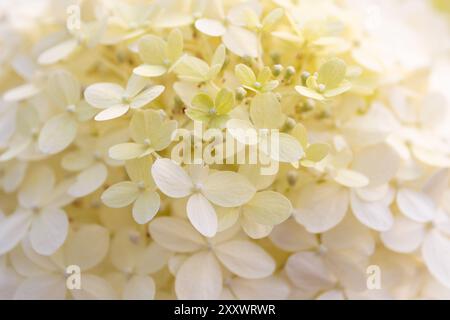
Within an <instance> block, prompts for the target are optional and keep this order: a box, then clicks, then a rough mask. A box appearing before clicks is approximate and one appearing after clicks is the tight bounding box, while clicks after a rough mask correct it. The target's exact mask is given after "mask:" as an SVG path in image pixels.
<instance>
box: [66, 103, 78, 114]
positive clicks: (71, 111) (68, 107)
mask: <svg viewBox="0 0 450 320" xmlns="http://www.w3.org/2000/svg"><path fill="white" fill-rule="evenodd" d="M66 110H67V112H70V113H74V112H75V111H76V107H75V106H74V105H73V104H71V105H68V106H67V107H66Z"/></svg>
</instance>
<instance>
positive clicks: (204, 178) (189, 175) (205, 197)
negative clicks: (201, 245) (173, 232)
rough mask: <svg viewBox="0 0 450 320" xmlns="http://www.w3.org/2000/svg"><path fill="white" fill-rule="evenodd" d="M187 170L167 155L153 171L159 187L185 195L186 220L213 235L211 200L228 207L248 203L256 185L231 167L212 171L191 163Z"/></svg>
mask: <svg viewBox="0 0 450 320" xmlns="http://www.w3.org/2000/svg"><path fill="white" fill-rule="evenodd" d="M188 170H189V171H188V172H186V171H185V170H183V168H181V167H180V166H178V165H177V164H176V163H174V162H173V161H172V160H170V159H157V160H156V161H155V163H154V164H153V166H152V175H153V179H154V180H155V183H156V185H157V186H158V189H159V190H161V191H162V192H163V193H164V194H166V195H167V196H169V197H172V198H186V197H188V202H187V204H186V212H187V216H188V218H189V221H190V222H191V223H192V225H193V226H194V227H195V229H197V230H198V231H199V232H200V233H201V234H202V235H204V236H206V237H213V236H214V235H215V234H216V232H217V229H218V221H217V213H216V209H215V208H214V206H213V204H214V205H216V206H220V207H225V208H231V207H237V206H240V205H242V204H244V203H247V202H248V201H249V200H250V199H251V198H252V197H253V195H254V194H255V192H256V189H255V187H253V186H252V185H251V183H250V182H249V181H248V180H247V179H246V178H245V177H244V176H242V175H240V174H239V173H236V172H231V171H216V172H211V171H210V170H209V168H208V167H203V166H202V165H192V166H190V167H189V168H188Z"/></svg>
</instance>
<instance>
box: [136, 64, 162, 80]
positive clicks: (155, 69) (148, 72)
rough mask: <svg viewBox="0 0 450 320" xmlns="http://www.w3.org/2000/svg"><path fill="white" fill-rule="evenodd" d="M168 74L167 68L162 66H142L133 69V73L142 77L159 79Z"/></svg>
mask: <svg viewBox="0 0 450 320" xmlns="http://www.w3.org/2000/svg"><path fill="white" fill-rule="evenodd" d="M166 72H167V68H166V67H164V66H160V65H151V64H141V65H140V66H137V67H136V68H134V69H133V73H134V74H136V75H138V76H141V77H148V78H153V77H159V76H162V75H163V74H165V73H166Z"/></svg>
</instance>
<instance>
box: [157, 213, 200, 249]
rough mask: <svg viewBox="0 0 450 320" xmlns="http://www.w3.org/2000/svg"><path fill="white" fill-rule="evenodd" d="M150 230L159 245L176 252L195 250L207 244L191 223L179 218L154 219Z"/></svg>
mask: <svg viewBox="0 0 450 320" xmlns="http://www.w3.org/2000/svg"><path fill="white" fill-rule="evenodd" d="M148 230H149V232H150V235H151V236H152V238H153V239H154V240H155V241H156V242H157V243H158V244H159V245H161V246H162V247H164V248H167V249H169V250H171V251H174V252H194V251H197V250H199V249H201V248H202V247H203V246H204V245H205V241H204V239H203V237H202V236H201V235H200V234H199V233H198V232H197V231H196V230H195V229H194V228H193V227H192V226H191V224H190V223H189V222H188V221H186V220H182V219H179V218H173V217H162V218H156V219H153V221H152V222H151V223H150V224H149V226H148Z"/></svg>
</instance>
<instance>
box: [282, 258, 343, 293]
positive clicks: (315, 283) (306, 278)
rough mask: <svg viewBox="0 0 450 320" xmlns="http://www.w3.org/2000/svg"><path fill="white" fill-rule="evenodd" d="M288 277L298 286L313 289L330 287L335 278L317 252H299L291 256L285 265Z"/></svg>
mask: <svg viewBox="0 0 450 320" xmlns="http://www.w3.org/2000/svg"><path fill="white" fill-rule="evenodd" d="M285 271H286V274H287V276H288V278H289V279H290V280H291V281H292V282H293V283H294V285H295V286H296V287H299V288H304V289H308V290H312V291H319V290H324V289H328V288H331V287H333V286H334V282H335V279H334V277H333V275H332V274H331V272H330V270H329V269H328V267H327V266H326V264H325V263H324V261H323V259H322V257H321V256H320V255H318V254H317V253H315V252H309V251H305V252H299V253H296V254H293V255H291V256H290V257H289V259H288V260H287V262H286V267H285Z"/></svg>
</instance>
